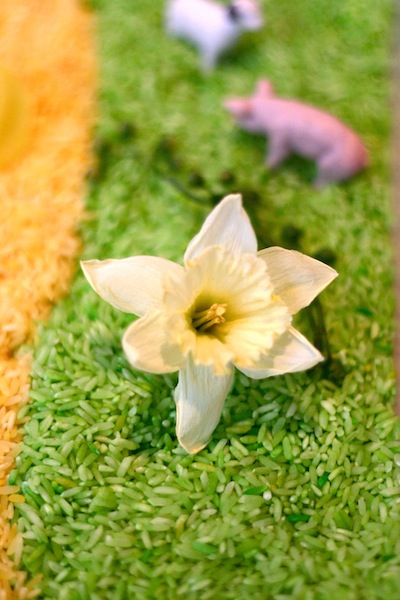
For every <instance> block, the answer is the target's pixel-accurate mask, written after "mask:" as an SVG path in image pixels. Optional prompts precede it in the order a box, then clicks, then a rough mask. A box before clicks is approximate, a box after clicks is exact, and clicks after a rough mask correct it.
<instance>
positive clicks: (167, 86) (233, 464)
mask: <svg viewBox="0 0 400 600" xmlns="http://www.w3.org/2000/svg"><path fill="white" fill-rule="evenodd" d="M92 4H94V5H95V6H96V9H97V11H98V15H99V22H100V49H101V53H102V65H103V68H102V84H101V110H102V112H101V120H100V123H99V127H98V156H99V164H98V167H97V170H96V171H95V172H94V173H93V180H92V188H91V192H90V195H89V198H88V210H89V212H90V213H91V215H92V219H91V220H90V221H87V222H85V223H84V224H83V226H82V234H83V238H84V242H85V250H84V256H85V258H94V257H96V258H106V257H115V258H117V257H122V256H127V255H130V254H135V253H138V254H139V253H140V254H146V253H147V254H158V255H162V256H165V257H168V258H171V259H179V258H180V257H181V256H182V254H183V251H184V248H185V247H186V244H187V242H188V240H189V239H190V238H191V237H192V235H193V233H195V232H196V230H197V229H198V227H199V225H200V222H201V221H202V219H203V217H204V215H205V214H206V212H207V211H208V208H209V206H210V205H211V203H212V200H213V199H214V198H215V197H221V196H222V195H223V194H224V193H227V192H229V191H242V192H243V193H244V203H245V205H246V206H247V207H248V209H249V210H250V209H251V212H252V213H254V212H256V216H257V217H258V229H259V233H260V234H261V235H262V237H263V238H264V239H265V241H266V242H268V243H278V244H281V245H284V246H287V247H288V246H292V247H293V246H297V247H301V249H302V250H303V251H304V252H306V253H307V254H311V255H315V256H320V257H322V256H324V257H325V259H326V260H328V259H329V260H330V261H331V262H333V263H334V265H335V268H336V269H337V270H338V271H339V273H340V277H339V278H338V279H337V280H336V281H335V283H334V284H333V285H332V286H330V288H329V289H328V290H327V291H326V292H324V294H323V295H322V298H321V301H322V305H323V312H324V320H325V325H326V329H327V332H328V336H329V343H330V347H331V350H332V352H333V355H334V359H335V360H334V361H332V362H331V363H330V364H329V365H324V366H322V367H320V368H318V369H314V370H312V371H310V372H307V373H303V374H296V375H293V376H285V377H279V378H275V379H271V380H266V381H261V382H254V381H249V380H247V379H246V378H245V377H244V376H238V377H237V379H236V382H235V386H234V389H233V390H232V393H231V394H230V395H229V398H228V400H227V403H226V406H225V410H224V412H223V417H222V419H221V422H220V424H219V426H218V428H217V429H216V432H215V434H214V438H213V441H212V442H211V443H210V445H209V446H208V447H207V448H206V449H205V450H203V451H202V452H201V453H199V454H198V455H196V456H192V457H191V456H188V455H186V454H185V452H184V451H183V450H182V449H180V448H179V447H178V446H177V442H176V439H175V434H174V423H175V410H174V403H173V400H172V390H173V387H174V385H175V378H174V377H157V376H150V375H145V374H141V373H137V372H134V371H133V370H131V369H130V368H129V366H128V364H127V362H126V360H125V359H124V357H123V354H122V351H121V346H120V337H121V335H122V332H123V330H124V328H125V327H126V326H127V324H128V323H129V321H130V317H129V316H126V315H123V314H121V313H119V312H118V311H116V310H114V309H112V308H111V307H109V305H107V304H106V303H103V302H102V301H101V300H99V299H98V297H97V295H96V294H95V293H94V292H93V291H92V290H91V289H89V286H88V284H87V282H86V281H84V279H83V276H81V275H79V276H77V278H76V280H75V282H74V285H73V288H72V292H71V294H70V295H69V296H68V297H67V298H66V299H65V300H64V301H63V302H62V303H61V304H60V305H58V306H57V308H56V310H55V311H54V313H53V316H52V319H51V321H50V322H49V324H48V325H46V326H44V327H41V330H40V340H39V346H38V349H37V351H36V353H35V360H34V364H33V374H32V377H33V380H32V391H31V397H32V404H31V405H30V406H26V407H25V408H24V409H22V411H20V418H26V417H28V418H29V420H28V421H27V423H26V425H25V437H24V444H23V450H22V452H21V454H20V456H19V457H18V462H17V468H16V469H15V470H14V471H13V472H12V474H11V476H10V481H9V483H10V485H21V486H22V491H23V494H24V496H25V503H24V504H19V505H18V507H17V510H16V522H17V523H18V527H19V529H20V531H22V532H23V536H24V540H25V546H24V552H23V555H22V561H23V565H24V568H25V569H26V570H27V571H28V572H29V573H30V574H31V575H35V574H36V573H42V574H43V582H42V595H41V597H42V598H44V599H55V598H57V599H59V600H75V599H76V600H78V599H79V600H86V599H87V600H89V599H90V600H109V599H112V600H114V599H115V600H117V599H119V598H120V599H126V598H137V599H139V600H147V599H153V598H159V597H163V598H167V599H171V600H175V599H178V598H188V599H189V600H190V599H199V598H200V599H204V600H206V599H208V598H210V599H211V598H222V599H230V598H241V599H244V600H246V599H252V600H261V599H262V600H265V599H268V598H274V599H279V600H283V599H284V598H288V599H289V598H290V599H294V600H296V599H297V600H328V599H329V600H330V599H331V598H333V597H336V596H337V595H340V596H341V597H343V598H345V599H346V600H362V599H368V600H378V599H381V600H395V599H397V598H398V584H399V579H400V503H399V497H400V496H399V494H400V470H399V466H400V449H399V439H400V429H399V423H398V420H397V419H396V418H395V416H394V414H393V399H394V373H393V363H392V358H391V350H392V348H391V341H392V335H393V322H392V314H393V297H392V295H391V293H390V290H391V282H392V273H391V266H390V265H391V252H390V242H389V233H388V230H389V224H390V217H389V204H390V202H389V195H390V194H389V192H390V190H389V177H388V151H387V148H388V132H389V122H388V116H387V115H388V110H387V106H388V82H387V66H388V60H389V51H388V47H387V40H388V33H389V26H390V3H389V2H386V1H384V2H380V3H376V2H372V0H371V1H369V2H367V6H366V5H365V2H362V3H361V1H360V0H350V1H349V2H346V3H329V6H328V5H327V4H326V3H325V4H324V6H323V7H322V5H320V4H319V3H315V2H313V1H312V0H305V1H304V2H303V3H301V6H300V5H299V3H297V2H294V1H290V2H289V3H286V4H285V6H283V5H282V3H275V5H273V4H272V3H269V4H268V7H267V4H266V3H265V7H266V8H268V20H269V23H270V24H271V25H270V26H269V29H268V31H267V32H265V34H264V35H260V36H259V37H257V40H254V43H252V42H251V40H249V41H248V42H247V43H246V42H244V43H243V45H242V48H241V52H239V51H238V52H237V53H233V54H232V55H231V56H230V57H229V58H227V59H226V61H225V62H224V64H223V66H221V68H220V69H219V70H218V71H217V72H216V73H215V74H214V75H211V76H209V77H208V78H205V77H203V76H201V75H200V74H199V73H198V70H197V62H196V55H195V53H194V52H193V51H192V50H191V49H190V48H188V47H186V46H184V45H182V44H181V43H179V42H178V41H175V40H169V39H167V38H166V37H165V36H164V34H163V29H162V6H163V3H162V2H154V0H144V1H143V2H136V3H132V2H131V1H130V0H114V1H113V2H112V3H111V2H106V1H105V0H104V1H100V0H97V1H96V2H95V3H94V2H93V3H92ZM322 49H323V50H322ZM262 75H268V76H269V77H270V78H271V79H272V81H273V82H274V83H275V85H276V87H277V89H278V90H279V92H280V93H281V94H286V95H296V96H299V97H301V98H303V99H304V100H308V101H311V102H313V103H316V104H319V105H320V106H323V107H325V108H328V109H330V110H332V112H335V114H337V115H338V116H339V117H342V118H343V119H344V120H346V121H347V122H348V123H349V124H351V125H352V126H353V127H354V128H356V129H357V130H358V131H359V132H360V134H361V135H362V137H363V138H364V139H365V141H366V143H367V145H368V147H369V148H370V151H371V167H370V169H369V171H368V172H367V173H365V174H364V175H362V176H360V177H359V178H358V179H356V180H354V181H352V182H350V183H348V184H346V185H344V186H341V187H335V186H331V187H329V188H327V189H325V190H323V191H322V192H317V191H315V190H312V189H311V188H310V185H309V182H310V180H311V177H312V172H311V171H312V167H310V166H309V165H305V164H304V163H303V162H301V161H297V160H292V161H290V162H289V163H288V165H286V167H285V168H282V169H281V170H280V172H279V173H276V174H269V173H267V172H266V171H265V170H264V167H263V165H262V157H263V152H264V148H263V146H264V141H262V142H261V143H258V141H257V139H255V138H253V137H251V136H249V135H245V134H242V133H238V132H236V130H235V129H234V128H233V127H232V124H231V122H230V120H229V118H228V117H227V115H226V114H225V113H224V111H223V109H222V108H221V100H222V98H223V97H224V96H227V95H228V94H232V93H237V94H241V93H248V92H250V91H251V90H252V89H253V87H254V81H255V79H256V78H257V77H258V76H262ZM372 81H373V82H374V86H373V88H372V87H371V82H372ZM182 189H183V190H184V193H182V191H181V190H182ZM191 197H196V198H198V199H199V200H200V202H198V203H195V202H192V201H191V200H190V198H191ZM201 202H203V204H204V206H202V205H201ZM332 223H333V224H334V226H333V225H332ZM261 225H262V226H261ZM312 314H313V313H312ZM298 327H299V328H300V329H302V330H303V331H304V333H306V334H307V335H308V337H310V338H312V335H313V333H315V334H316V337H317V341H318V337H321V336H322V337H323V335H322V334H323V331H322V329H321V323H320V325H319V326H315V327H313V328H311V327H310V326H309V320H307V319H306V318H305V317H304V318H303V322H300V323H299V324H298ZM319 334H321V335H319ZM325 351H326V347H325Z"/></svg>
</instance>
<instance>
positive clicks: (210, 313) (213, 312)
mask: <svg viewBox="0 0 400 600" xmlns="http://www.w3.org/2000/svg"><path fill="white" fill-rule="evenodd" d="M227 306H228V305H227V304H218V303H217V302H215V303H214V304H212V305H211V306H210V308H206V309H205V310H198V311H195V312H194V313H193V315H192V325H193V327H194V328H195V329H196V331H198V332H199V333H203V332H204V331H207V330H208V329H210V327H213V326H214V325H219V324H220V323H225V318H224V314H225V313H226V307H227Z"/></svg>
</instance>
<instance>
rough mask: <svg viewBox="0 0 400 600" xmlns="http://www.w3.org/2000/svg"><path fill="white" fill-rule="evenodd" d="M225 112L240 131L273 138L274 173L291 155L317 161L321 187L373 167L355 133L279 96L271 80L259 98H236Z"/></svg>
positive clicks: (261, 84) (270, 160)
mask: <svg viewBox="0 0 400 600" xmlns="http://www.w3.org/2000/svg"><path fill="white" fill-rule="evenodd" d="M224 106H225V108H227V109H228V111H229V112H230V113H231V115H232V116H233V117H234V118H235V120H236V122H237V123H238V125H239V126H240V127H242V128H243V129H245V130H246V131H249V132H251V133H259V134H264V135H266V136H267V137H268V140H269V144H268V146H269V151H268V156H267V164H268V166H269V167H270V168H275V167H277V166H278V165H280V163H281V162H282V161H283V160H285V158H287V157H288V156H289V155H290V154H298V155H300V156H303V157H305V158H309V159H312V160H315V161H316V163H317V168H318V172H317V177H316V179H315V181H314V185H315V186H316V187H321V186H323V185H325V184H327V183H330V182H338V181H343V180H345V179H348V178H349V177H352V176H353V175H355V174H356V173H357V172H358V171H361V169H363V168H364V167H366V166H367V163H368V157H367V151H366V149H365V147H364V145H363V144H362V142H361V140H360V139H359V137H358V136H357V135H356V134H355V133H354V132H353V131H352V130H351V129H349V128H348V127H347V126H346V125H344V124H343V123H342V122H341V121H339V120H338V119H336V118H335V117H333V116H332V115H330V114H329V113H327V112H324V111H322V110H319V109H318V108H315V107H313V106H309V105H307V104H303V103H302V102H297V101H296V100H288V99H285V98H279V97H277V96H275V93H274V90H273V87H272V85H271V84H270V82H269V81H267V80H261V81H259V83H258V85H257V88H256V91H255V93H254V94H253V96H250V97H248V98H231V99H229V100H226V101H225V102H224Z"/></svg>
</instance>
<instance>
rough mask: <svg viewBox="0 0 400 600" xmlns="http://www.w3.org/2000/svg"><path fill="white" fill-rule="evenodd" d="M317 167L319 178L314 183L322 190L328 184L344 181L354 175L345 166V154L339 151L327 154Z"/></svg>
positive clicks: (335, 150)
mask: <svg viewBox="0 0 400 600" xmlns="http://www.w3.org/2000/svg"><path fill="white" fill-rule="evenodd" d="M317 165H318V171H317V176H316V178H315V179H314V181H313V186H314V187H316V188H321V187H323V186H324V185H327V184H328V183H333V182H336V181H344V180H345V179H348V178H349V177H351V175H352V170H351V169H349V168H346V165H345V164H343V152H342V151H340V150H339V151H338V150H337V149H334V151H332V152H329V154H326V155H325V156H324V157H323V158H322V159H321V160H319V161H318V163H317Z"/></svg>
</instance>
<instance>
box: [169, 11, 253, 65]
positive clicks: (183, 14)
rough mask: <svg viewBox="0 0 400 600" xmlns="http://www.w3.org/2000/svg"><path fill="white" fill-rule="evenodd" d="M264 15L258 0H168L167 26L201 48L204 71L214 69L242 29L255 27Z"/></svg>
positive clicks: (175, 34) (170, 31)
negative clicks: (223, 1) (221, 0)
mask: <svg viewBox="0 0 400 600" xmlns="http://www.w3.org/2000/svg"><path fill="white" fill-rule="evenodd" d="M262 25H263V18H262V14H261V11H260V8H259V6H258V4H257V3H256V0H232V1H231V3H230V4H228V5H223V4H218V3H216V2H213V0H168V4H167V11H166V29H167V31H168V33H169V34H171V35H173V36H176V37H179V38H182V39H185V40H187V41H188V42H190V43H191V44H193V45H194V46H195V47H197V49H198V50H199V51H200V57H201V64H202V67H203V69H204V71H211V70H212V69H213V68H214V67H215V65H216V63H217V60H218V58H219V56H220V55H221V54H222V53H223V52H225V51H226V50H228V49H229V48H231V47H232V46H233V45H234V44H235V42H236V41H237V39H238V37H239V36H240V34H241V33H242V32H243V31H256V30H258V29H260V28H261V27H262Z"/></svg>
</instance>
